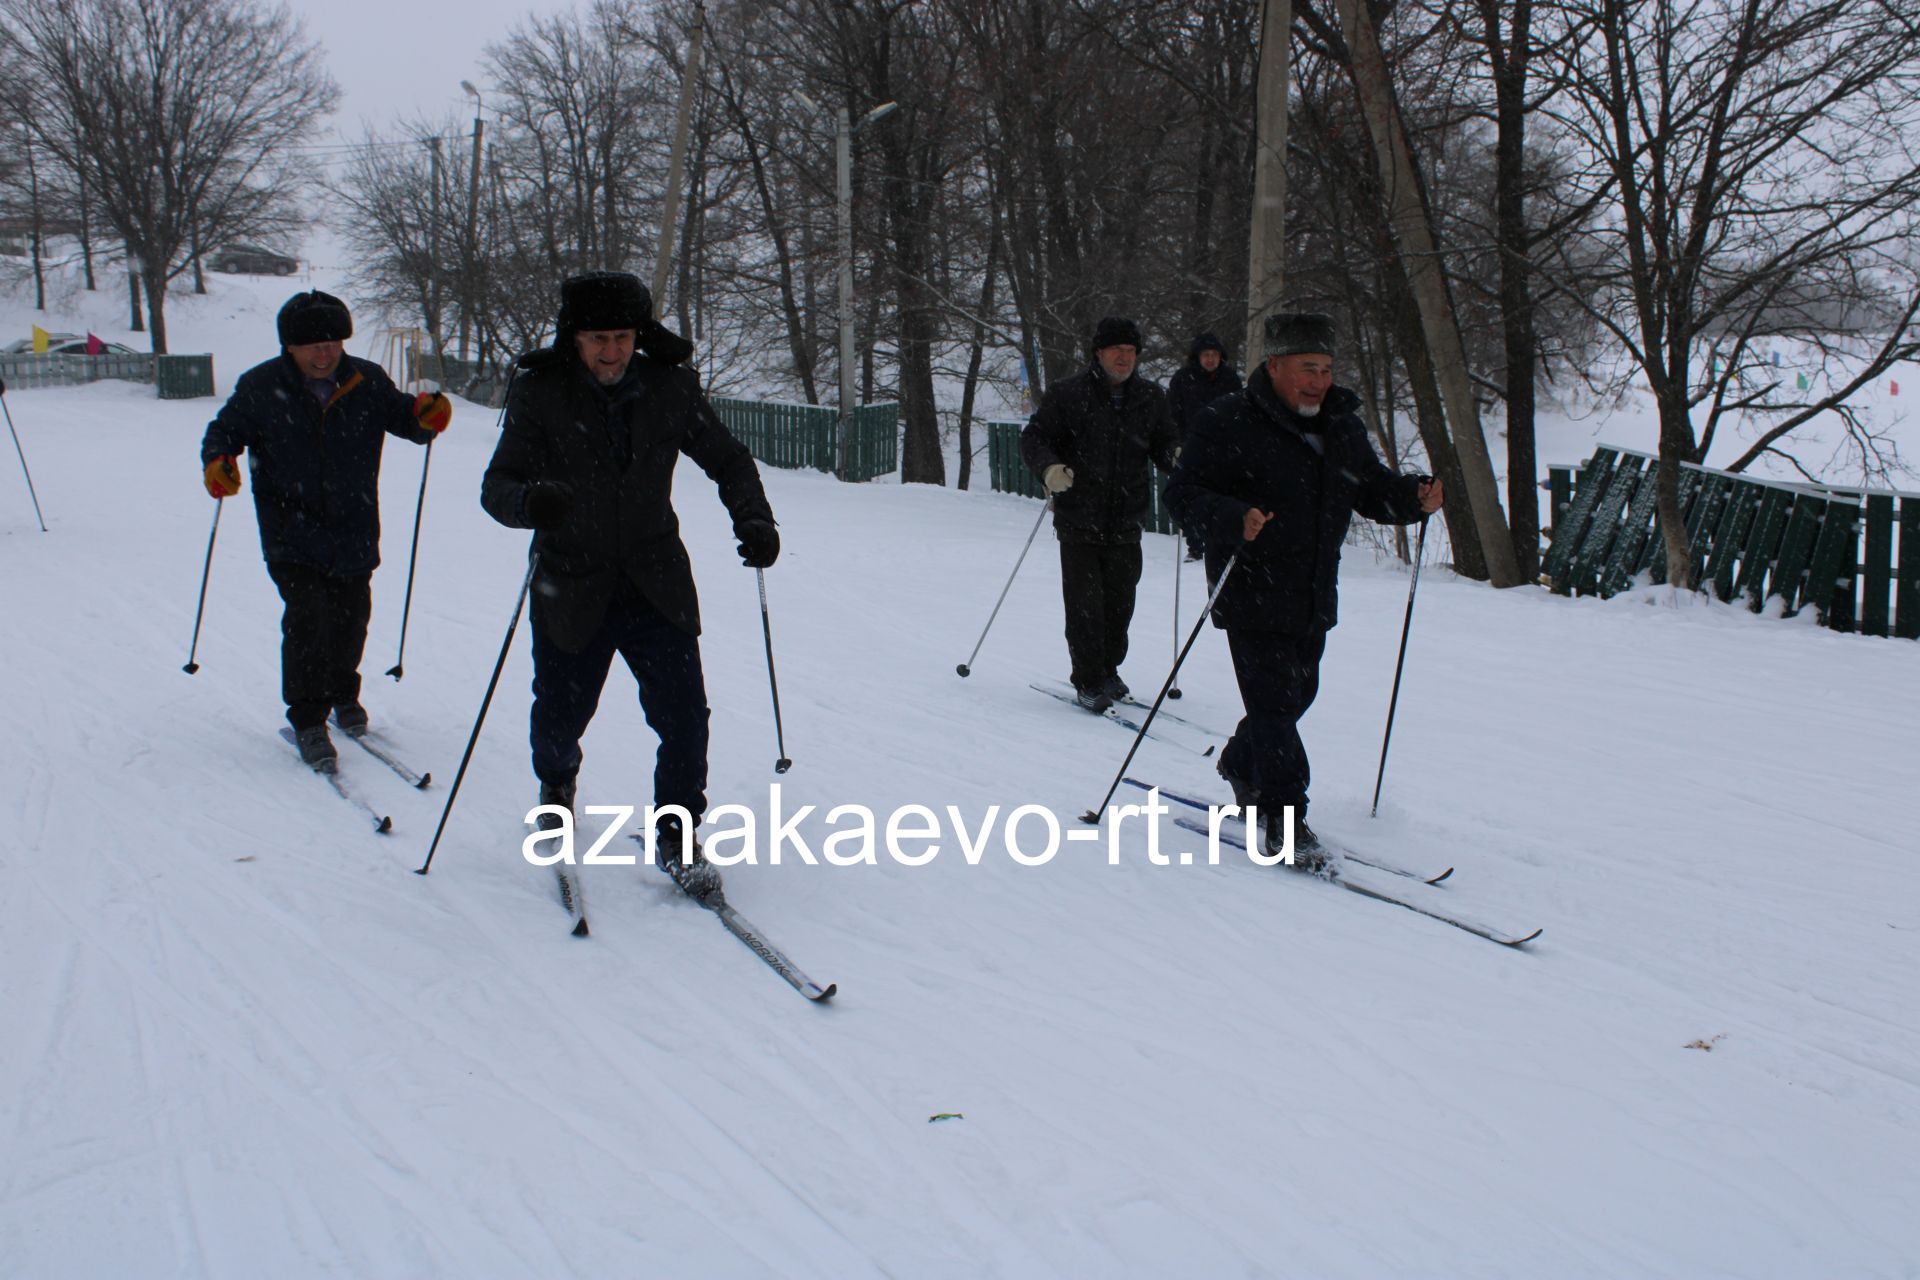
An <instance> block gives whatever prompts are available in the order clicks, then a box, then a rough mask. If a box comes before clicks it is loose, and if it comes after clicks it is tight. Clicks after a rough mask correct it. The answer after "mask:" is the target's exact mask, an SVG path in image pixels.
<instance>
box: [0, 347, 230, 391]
mask: <svg viewBox="0 0 1920 1280" xmlns="http://www.w3.org/2000/svg"><path fill="white" fill-rule="evenodd" d="M103 379H112V380H115V381H119V382H146V383H151V384H154V386H155V388H156V390H157V392H158V393H159V395H160V397H161V398H162V399H165V400H185V399H189V398H192V397H194V396H210V395H212V394H213V357H212V356H208V355H186V356H155V355H151V354H149V353H147V352H144V351H142V352H135V353H134V354H132V355H121V354H101V355H97V356H89V355H55V354H48V355H34V354H33V353H32V352H24V353H17V354H10V355H0V381H4V382H5V383H6V384H7V386H9V387H12V388H16V389H18V390H21V391H25V390H26V389H28V388H29V387H78V386H84V385H86V384H87V383H89V382H99V381H101V380H103Z"/></svg>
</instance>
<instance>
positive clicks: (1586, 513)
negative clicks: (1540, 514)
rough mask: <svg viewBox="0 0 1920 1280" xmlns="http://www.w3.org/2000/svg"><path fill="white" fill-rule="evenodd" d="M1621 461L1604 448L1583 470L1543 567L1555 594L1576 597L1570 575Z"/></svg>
mask: <svg viewBox="0 0 1920 1280" xmlns="http://www.w3.org/2000/svg"><path fill="white" fill-rule="evenodd" d="M1619 460H1620V454H1619V452H1618V451H1617V450H1614V449H1607V448H1600V449H1595V450H1594V451H1593V457H1592V458H1591V459H1589V460H1588V462H1587V464H1586V466H1584V467H1582V468H1581V469H1580V476H1579V480H1578V483H1577V485H1576V487H1575V489H1574V494H1573V501H1572V502H1571V503H1570V504H1569V505H1568V507H1567V514H1566V516H1565V517H1564V518H1563V519H1562V520H1560V521H1558V522H1557V523H1556V524H1555V526H1554V531H1553V545H1552V546H1550V547H1548V548H1547V558H1546V559H1545V560H1544V561H1543V562H1542V563H1541V566H1540V569H1541V572H1542V573H1544V574H1546V575H1547V579H1548V581H1550V582H1551V583H1552V584H1553V590H1554V591H1555V592H1557V593H1558V594H1560V595H1563V596H1564V595H1569V594H1571V593H1572V590H1573V586H1572V583H1571V582H1570V581H1569V578H1568V572H1567V571H1568V569H1569V568H1571V567H1572V565H1573V558H1574V555H1575V554H1576V553H1577V552H1578V551H1579V550H1580V543H1581V541H1582V539H1584V538H1585V537H1586V533H1587V526H1588V525H1590V524H1591V523H1592V521H1593V510H1594V508H1595V507H1596V506H1598V505H1599V504H1600V498H1601V495H1602V494H1603V493H1605V491H1606V490H1607V489H1608V488H1609V487H1610V484H1611V481H1612V478H1613V471H1614V467H1615V465H1616V464H1617V463H1618V462H1619Z"/></svg>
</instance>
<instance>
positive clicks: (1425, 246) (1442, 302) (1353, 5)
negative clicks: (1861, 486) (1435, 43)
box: [1339, 0, 1526, 587]
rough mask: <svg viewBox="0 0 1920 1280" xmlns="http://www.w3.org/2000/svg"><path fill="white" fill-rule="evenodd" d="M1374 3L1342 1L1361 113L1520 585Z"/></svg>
mask: <svg viewBox="0 0 1920 1280" xmlns="http://www.w3.org/2000/svg"><path fill="white" fill-rule="evenodd" d="M1369 2H1370V0H1339V5H1340V20H1341V25H1342V27H1343V29H1344V30H1345V33H1346V38H1347V46H1348V49H1349V51H1350V54H1351V56H1352V59H1353V63H1352V70H1353V78H1354V87H1355V89H1356V90H1357V91H1358V93H1359V97H1360V106H1361V112H1362V114H1363V115H1364V116H1365V117H1366V122H1367V133H1368V135H1369V138H1370V140H1371V141H1372V143H1373V150H1374V156H1375V158H1376V160H1377V161H1378V163H1379V168H1380V180H1381V182H1382V183H1383V184H1384V185H1385V187H1386V189H1387V192H1388V193H1389V197H1390V200H1391V206H1390V217H1391V219H1392V224H1393V229H1394V239H1395V241H1396V243H1397V244H1398V246H1399V248H1400V253H1401V257H1402V260H1403V261H1404V262H1405V263H1406V268H1407V279H1408V284H1409V286H1410V287H1411V289H1412V291H1413V296H1414V302H1415V303H1416V304H1417V306H1418V308H1419V313H1420V327H1421V329H1422V330H1423V331H1424V332H1425V333H1426V335H1427V341H1428V346H1429V347H1430V348H1431V350H1432V353H1433V356H1434V359H1435V362H1436V365H1437V373H1438V376H1439V382H1440V393H1441V397H1442V399H1443V400H1444V401H1445V403H1446V409H1447V421H1448V423H1449V425H1450V426H1451V427H1452V436H1453V443H1454V447H1455V448H1456V449H1457V450H1458V451H1459V456H1460V466H1461V471H1462V473H1463V478H1464V481H1465V484H1466V489H1467V498H1468V500H1469V502H1470V503H1471V505H1472V507H1473V519H1474V526H1475V528H1476V530H1477V531H1478V533H1479V541H1480V546H1481V550H1482V551H1483V553H1484V554H1485V555H1486V558H1487V568H1488V578H1489V580H1490V581H1491V582H1492V583H1493V585H1494V586H1496V587H1511V586H1517V585H1519V584H1520V583H1521V582H1524V581H1526V579H1525V578H1522V577H1521V576H1520V569H1519V565H1518V564H1517V563H1516V562H1515V560H1514V555H1513V539H1512V536H1511V535H1510V534H1509V532H1508V530H1507V522H1506V516H1505V515H1504V514H1503V513H1502V511H1501V509H1500V482H1499V480H1498V478H1497V477H1496V476H1495V475H1494V472H1493V460H1492V458H1490V457H1489V456H1488V453H1487V440H1486V436H1485V435H1484V434H1482V432H1481V429H1480V411H1479V407H1478V406H1477V405H1476V404H1475V403H1474V399H1473V386H1472V383H1471V382H1470V381H1469V379H1468V376H1467V358H1466V350H1465V347H1464V345H1463V344H1462V342H1461V340H1460V328H1459V323H1458V321H1457V319H1456V317H1455V316H1454V313H1453V305H1452V301H1451V299H1449V297H1448V296H1447V282H1446V277H1445V275H1444V273H1443V272H1442V270H1441V267H1440V259H1439V250H1438V246H1437V245H1436V243H1435V241H1434V235H1433V227H1432V222H1431V219H1430V217H1429V214H1428V211H1427V208H1426V200H1425V196H1424V192H1423V191H1422V189H1421V185H1420V176H1419V171H1418V169H1417V168H1416V167H1415V165H1414V162H1413V153H1412V149H1411V147H1410V145H1409V144H1408V141H1407V137H1406V133H1405V131H1404V129H1403V127H1402V124H1401V121H1400V117H1399V109H1398V106H1397V104H1396V103H1395V101H1394V96H1393V85H1392V82H1391V81H1390V79H1389V78H1388V73H1387V65H1386V59H1385V56H1384V55H1383V54H1382V53H1381V50H1380V44H1379V38H1378V34H1377V33H1376V32H1375V30H1374V26H1373V15H1372V14H1371V12H1369V10H1368V7H1367V6H1368V3H1369Z"/></svg>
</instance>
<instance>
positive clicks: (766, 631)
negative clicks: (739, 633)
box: [753, 569, 793, 773]
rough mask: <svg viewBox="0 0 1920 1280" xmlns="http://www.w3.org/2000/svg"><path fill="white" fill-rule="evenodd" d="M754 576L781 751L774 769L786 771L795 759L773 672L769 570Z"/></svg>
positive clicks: (777, 743) (776, 737)
mask: <svg viewBox="0 0 1920 1280" xmlns="http://www.w3.org/2000/svg"><path fill="white" fill-rule="evenodd" d="M753 576H754V577H755V578H756V579H758V580H759V583H760V634H761V635H763V636H765V637H766V639H767V688H769V689H771V690H772V691H773V740H774V744H775V749H776V750H777V751H779V753H780V758H779V759H777V760H775V761H774V762H773V771H774V772H775V773H785V772H786V771H787V770H789V769H791V768H793V761H791V760H789V759H787V735H786V733H785V731H784V730H782V729H781V728H780V681H779V680H778V679H777V678H776V677H775V676H774V674H773V624H772V623H771V622H769V621H768V620H767V571H766V570H765V569H755V570H754V571H753Z"/></svg>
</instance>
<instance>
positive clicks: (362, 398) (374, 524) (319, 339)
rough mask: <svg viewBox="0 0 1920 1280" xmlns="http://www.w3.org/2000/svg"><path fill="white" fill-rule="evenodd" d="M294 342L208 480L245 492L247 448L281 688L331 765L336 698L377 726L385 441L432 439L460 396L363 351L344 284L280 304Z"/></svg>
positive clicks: (228, 437)
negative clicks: (373, 668) (373, 618)
mask: <svg viewBox="0 0 1920 1280" xmlns="http://www.w3.org/2000/svg"><path fill="white" fill-rule="evenodd" d="M278 329H279V335H280V347H281V351H280V354H279V355H278V356H276V357H275V358H274V359H272V360H268V361H267V362H266V363H264V364H259V365H255V366H254V367H253V368H251V369H249V370H247V371H246V372H245V373H243V374H241V375H240V380H239V381H238V382H237V383H235V384H234V388H233V394H232V395H231V396H230V397H228V399H227V403H226V404H225V405H223V406H221V409H220V412H219V414H218V415H217V416H216V417H215V418H214V420H213V421H212V422H211V423H209V424H208V426H207V433H206V435H205V437H204V438H203V439H202V440H201V442H200V465H201V467H202V469H203V479H204V481H205V484H206V487H207V492H208V493H209V494H211V495H212V496H213V497H215V498H230V497H232V496H233V495H234V494H236V493H239V492H240V468H239V466H238V465H237V461H238V458H239V456H240V455H241V454H242V453H245V454H246V455H247V471H248V473H249V474H250V475H251V476H252V477H253V506H254V511H255V512H256V514H257V515H258V518H259V523H260V549H261V552H262V554H263V555H265V557H266V561H267V573H268V574H269V575H270V576H271V577H272V578H273V584H274V586H276V587H278V588H279V589H280V598H281V600H283V601H284V602H285V603H286V611H285V613H283V614H282V615H281V619H280V636H281V640H280V694H281V697H282V698H283V699H284V700H285V701H286V704H287V722H288V723H289V724H291V725H292V726H293V730H294V734H295V741H296V742H297V743H298V744H299V747H300V758H301V759H303V760H305V761H306V762H307V763H308V764H310V765H313V766H314V767H315V768H322V769H325V768H331V767H332V764H333V761H334V760H335V759H336V758H337V753H336V752H335V750H334V746H333V742H332V741H331V740H330V739H329V738H328V737H327V713H328V712H329V711H331V712H332V713H333V715H334V717H335V719H336V722H337V723H338V724H339V725H340V728H341V729H342V730H344V731H345V732H347V733H352V734H358V733H364V732H365V731H366V727H367V713H366V709H365V708H363V707H362V706H361V705H360V657H361V654H362V652H363V651H364V650H365V649H366V645H367V619H368V616H369V615H370V614H371V612H372V608H373V601H372V593H371V590H370V585H369V584H370V583H371V581H372V578H373V571H374V568H375V567H376V566H377V565H379V563H380V453H381V446H382V444H383V442H384V441H385V440H386V438H387V436H389V435H394V436H399V437H400V438H401V439H402V440H409V441H412V442H413V443H414V444H425V443H427V442H428V441H430V440H432V439H433V438H434V437H435V436H436V435H438V434H439V433H440V432H442V431H444V430H446V427H447V423H448V422H449V421H451V420H452V417H453V405H452V404H451V403H450V402H449V401H448V400H447V398H446V397H445V396H443V395H441V394H440V393H439V392H437V391H434V392H422V393H420V394H419V395H414V396H410V395H407V394H406V393H405V392H404V391H401V390H400V389H399V388H398V387H396V386H394V385H393V380H392V379H391V378H389V377H387V373H386V370H384V369H382V368H381V367H380V366H379V365H377V364H375V363H373V361H371V360H361V359H359V358H358V357H355V356H350V355H347V354H346V353H345V351H344V350H343V349H342V346H341V344H342V343H343V342H345V341H346V339H348V338H350V337H352V336H353V317H352V315H350V314H349V313H348V311H347V306H346V304H345V303H344V302H342V301H340V299H338V298H336V297H334V296H333V295H331V294H327V293H321V292H320V291H319V290H314V291H312V292H310V293H297V294H295V295H294V296H293V297H291V298H289V299H287V302H286V305H285V306H283V307H281V308H280V315H279V319H278Z"/></svg>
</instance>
